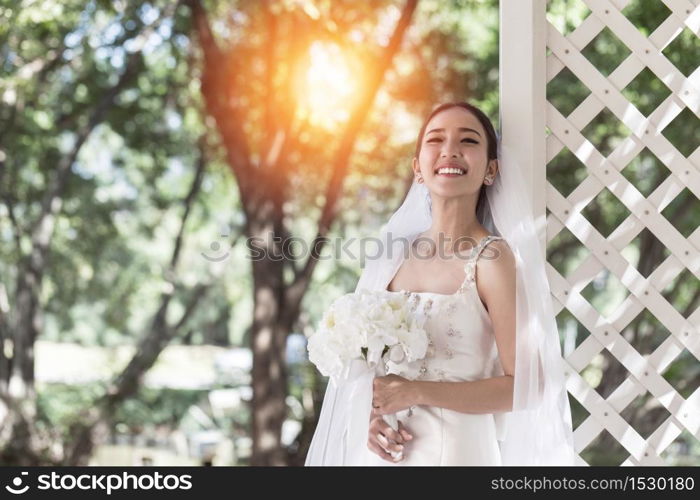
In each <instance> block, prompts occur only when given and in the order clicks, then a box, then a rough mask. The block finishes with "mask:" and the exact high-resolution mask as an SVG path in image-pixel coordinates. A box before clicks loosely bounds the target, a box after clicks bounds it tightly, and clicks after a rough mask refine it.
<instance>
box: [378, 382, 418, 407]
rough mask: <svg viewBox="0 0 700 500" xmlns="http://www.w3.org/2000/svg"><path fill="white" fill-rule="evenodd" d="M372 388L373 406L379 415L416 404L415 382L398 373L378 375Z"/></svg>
mask: <svg viewBox="0 0 700 500" xmlns="http://www.w3.org/2000/svg"><path fill="white" fill-rule="evenodd" d="M372 389H373V394H372V408H373V411H374V412H376V413H377V414H379V415H389V414H391V413H396V412H398V411H401V410H405V409H406V408H408V407H410V406H411V405H414V404H416V394H415V392H416V391H415V384H414V382H413V381H411V380H408V379H405V378H403V377H399V376H398V375H387V376H386V377H376V378H375V379H374V382H373V386H372Z"/></svg>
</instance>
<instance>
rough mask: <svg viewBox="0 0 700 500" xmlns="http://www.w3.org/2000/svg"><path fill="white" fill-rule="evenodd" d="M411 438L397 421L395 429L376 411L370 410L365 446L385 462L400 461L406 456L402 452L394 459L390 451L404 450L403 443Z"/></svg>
mask: <svg viewBox="0 0 700 500" xmlns="http://www.w3.org/2000/svg"><path fill="white" fill-rule="evenodd" d="M411 439H413V435H412V434H411V433H410V432H408V430H407V429H406V428H405V427H404V426H403V424H402V423H401V422H399V430H398V431H395V430H394V429H392V428H391V426H390V425H389V424H387V423H386V421H385V420H384V419H383V418H382V416H381V415H380V414H379V413H377V412H376V411H374V410H372V412H371V413H370V420H369V436H368V438H367V447H368V448H369V449H370V450H371V451H372V452H374V453H376V454H377V455H379V456H380V457H381V458H383V459H384V460H386V461H387V462H400V461H401V460H403V459H404V458H406V454H405V453H402V454H401V456H400V458H397V459H395V458H394V457H392V456H391V452H392V451H394V452H402V451H404V446H403V445H404V443H405V442H406V441H410V440H411Z"/></svg>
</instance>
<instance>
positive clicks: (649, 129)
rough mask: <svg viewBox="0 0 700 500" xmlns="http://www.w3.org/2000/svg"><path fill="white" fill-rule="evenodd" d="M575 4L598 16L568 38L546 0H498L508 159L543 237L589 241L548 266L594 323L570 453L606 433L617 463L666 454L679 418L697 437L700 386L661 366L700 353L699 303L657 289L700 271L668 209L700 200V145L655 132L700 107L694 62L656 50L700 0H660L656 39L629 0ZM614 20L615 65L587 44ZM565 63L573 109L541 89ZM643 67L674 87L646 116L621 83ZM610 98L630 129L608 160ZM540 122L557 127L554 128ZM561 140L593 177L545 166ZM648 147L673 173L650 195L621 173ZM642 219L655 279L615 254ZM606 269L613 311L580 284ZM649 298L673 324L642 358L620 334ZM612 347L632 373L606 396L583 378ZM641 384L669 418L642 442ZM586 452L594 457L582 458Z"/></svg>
mask: <svg viewBox="0 0 700 500" xmlns="http://www.w3.org/2000/svg"><path fill="white" fill-rule="evenodd" d="M581 1H582V2H583V3H585V4H586V6H587V7H588V9H589V10H590V11H591V13H590V15H589V16H588V17H586V18H585V20H583V22H581V23H580V25H579V26H577V27H576V29H575V30H573V31H572V32H571V33H569V34H568V35H566V36H564V35H562V34H561V33H560V32H559V31H558V30H557V29H556V28H555V27H554V26H553V25H551V24H550V23H549V22H548V21H547V17H546V13H547V11H546V9H547V5H546V1H545V0H501V7H500V8H501V26H500V32H501V40H500V47H501V49H500V55H501V58H500V65H501V72H500V81H501V88H500V98H501V110H502V111H501V128H502V140H503V144H504V157H503V168H508V164H509V162H510V161H511V158H510V156H509V155H513V157H517V164H518V165H519V166H520V167H525V169H526V171H527V172H528V173H529V175H528V181H529V182H530V190H531V199H532V202H533V207H534V210H535V215H536V217H537V226H538V230H539V231H540V235H541V241H542V242H543V248H546V243H548V242H550V241H552V239H553V238H555V237H556V236H557V235H558V234H559V232H560V231H562V230H563V229H565V228H566V229H568V230H569V231H570V232H571V233H572V234H573V235H574V236H575V237H576V238H578V240H580V241H581V243H582V244H583V245H585V247H586V248H587V249H588V250H589V251H590V255H589V256H588V258H586V259H584V260H583V262H582V263H581V264H579V265H578V267H577V268H576V269H575V270H574V271H573V272H572V273H570V274H569V275H568V276H566V277H564V276H562V275H561V274H560V273H559V272H558V271H557V270H556V269H555V268H554V267H553V266H551V265H549V264H548V269H547V272H548V278H549V281H550V287H551V290H552V302H553V305H554V310H555V314H558V313H559V312H560V311H562V310H563V309H567V310H568V311H569V312H570V313H571V314H572V315H573V316H574V317H575V318H576V319H577V320H578V321H579V322H580V323H581V324H582V325H583V326H584V327H585V328H586V329H587V330H588V331H589V332H590V335H589V336H588V337H587V338H586V339H585V340H584V341H583V342H582V343H581V344H580V345H579V346H578V347H577V348H576V349H575V350H574V351H573V352H572V353H570V354H569V355H568V356H567V357H566V360H565V365H566V372H567V388H568V390H569V392H570V393H571V395H572V396H574V397H575V398H576V399H577V400H578V402H579V403H581V405H582V406H583V407H584V408H585V409H586V410H587V411H588V412H589V413H590V415H589V416H588V417H587V418H586V419H585V420H584V421H583V423H581V425H579V426H578V427H577V428H576V429H575V431H574V438H575V445H576V450H577V451H578V452H579V453H580V452H581V451H582V450H583V449H584V448H586V446H588V445H589V444H590V443H591V442H592V441H593V440H594V439H596V437H597V436H598V435H599V434H600V433H601V432H603V431H604V430H606V431H607V432H609V433H610V434H611V435H612V436H613V437H614V438H615V439H617V441H619V443H620V444H621V445H622V446H623V447H624V448H625V450H626V451H627V452H628V453H629V458H628V459H627V460H626V461H625V462H624V463H623V465H663V464H664V461H663V459H662V458H661V453H662V452H663V451H664V450H665V449H666V448H667V447H668V446H669V445H670V444H671V443H672V442H673V441H674V440H675V439H676V438H677V437H678V436H679V435H680V433H681V432H682V431H683V430H684V429H686V430H687V431H688V432H689V433H690V434H692V435H693V436H695V437H696V438H697V439H700V389H696V390H695V391H694V392H693V393H692V394H691V395H690V396H689V397H688V399H684V398H683V397H682V396H681V395H680V394H679V393H678V392H677V391H676V389H675V388H674V387H673V386H672V385H671V384H669V382H668V381H667V380H666V379H665V378H664V377H663V376H662V373H663V372H664V371H665V370H666V369H667V368H668V366H669V365H670V364H671V363H672V362H673V361H674V360H675V359H676V358H677V356H679V355H680V354H681V353H682V352H683V349H684V348H685V349H687V351H688V352H690V353H691V354H692V355H694V356H695V358H696V360H700V308H698V309H696V310H695V311H694V312H693V313H692V314H691V315H690V316H689V317H688V318H684V317H683V315H682V314H681V313H680V312H679V311H677V310H676V309H675V307H674V306H673V305H672V304H670V303H669V302H668V301H667V300H666V299H665V298H664V297H663V296H662V294H661V291H662V290H663V289H664V288H665V287H666V286H668V285H669V284H670V283H671V282H672V281H673V280H674V279H675V278H676V277H677V276H678V275H679V274H680V273H681V272H683V271H684V269H688V270H689V271H690V272H691V273H692V274H693V275H694V276H695V277H697V278H698V279H700V228H695V230H694V232H693V233H692V234H691V235H690V236H689V237H688V238H685V237H684V236H683V235H682V234H681V233H680V232H679V231H678V230H677V229H676V228H675V227H674V226H673V225H672V224H671V223H669V222H668V220H666V218H665V217H664V216H663V215H662V214H661V211H662V210H663V209H664V208H665V207H666V206H667V205H668V204H669V203H671V202H672V201H673V200H674V198H675V197H676V196H678V194H680V193H681V192H682V191H683V190H684V189H685V188H687V189H688V190H690V192H691V193H693V194H694V195H695V196H696V197H697V198H700V148H697V149H695V151H694V152H693V153H692V154H690V155H689V157H687V158H686V157H685V156H684V155H683V154H681V153H680V152H679V151H678V150H677V149H676V148H675V147H674V146H673V144H671V143H670V142H669V141H668V140H667V139H666V138H665V137H664V135H663V134H662V133H661V132H662V131H663V129H664V128H665V127H666V126H667V125H668V124H669V123H671V122H672V121H673V120H674V118H676V117H677V116H678V115H679V114H680V113H681V112H682V111H683V110H684V109H686V108H687V109H689V110H690V111H691V112H692V113H694V114H695V116H696V117H700V68H697V69H695V71H694V72H693V73H692V74H691V75H690V76H688V77H686V76H684V75H683V74H682V73H681V71H679V70H678V69H677V68H676V67H675V66H674V65H673V64H672V63H671V62H670V61H669V60H668V58H666V56H665V55H664V54H663V53H662V51H663V50H664V48H665V47H667V46H668V45H669V44H670V43H671V42H672V41H673V40H674V39H675V38H676V37H677V36H678V35H679V34H680V32H681V31H682V30H683V29H689V30H690V31H691V32H692V33H694V34H695V35H696V36H700V0H655V1H663V3H664V4H665V5H666V7H668V9H669V10H670V11H671V14H670V15H669V16H668V18H667V19H665V20H664V21H663V22H662V23H661V24H660V25H659V26H658V27H657V28H656V29H655V30H654V31H653V33H652V34H651V35H650V36H649V37H648V38H647V37H645V36H644V35H643V34H642V33H641V32H640V31H638V30H637V28H636V27H635V26H634V25H633V24H632V23H631V22H630V21H629V20H628V19H627V18H626V17H625V15H624V14H623V13H622V10H623V9H624V8H625V6H626V5H627V4H628V3H629V0H581ZM606 27H607V28H608V29H609V30H610V31H611V32H612V33H613V34H614V35H615V36H616V37H617V38H618V39H619V40H620V41H622V42H623V43H624V44H625V45H626V46H627V48H628V49H629V50H630V54H629V56H628V57H627V58H626V59H625V60H624V61H623V62H622V63H621V64H620V65H619V66H618V67H617V68H616V69H615V71H613V72H612V73H611V74H610V75H608V76H605V75H603V74H602V73H601V72H600V71H599V70H598V69H597V68H596V67H595V66H593V65H592V64H591V63H590V62H589V61H588V59H586V57H584V55H583V54H582V53H581V51H582V50H583V49H584V47H585V46H586V45H587V44H588V43H589V42H590V41H591V40H593V39H594V38H595V37H596V36H597V35H598V34H599V33H600V32H601V31H602V30H603V29H605V28H606ZM547 48H549V49H550V51H551V54H550V55H547ZM564 68H568V69H569V71H571V73H573V74H574V75H575V76H576V77H577V78H578V79H579V80H580V81H581V82H582V83H583V85H585V86H586V87H588V89H589V90H590V92H591V93H590V95H589V96H588V97H587V98H586V99H584V101H583V102H582V103H581V104H580V105H579V106H578V107H577V108H576V109H575V110H574V111H573V112H571V113H570V114H569V115H568V116H563V115H562V114H561V113H560V112H559V111H558V110H557V109H556V108H555V107H554V106H553V105H552V104H551V103H549V102H548V101H547V95H546V88H547V83H548V82H550V81H551V80H552V79H553V78H555V77H556V76H557V74H559V72H560V71H561V70H563V69H564ZM645 68H649V70H651V71H652V72H653V73H654V74H655V76H656V77H657V78H658V79H659V80H661V81H662V82H663V83H664V84H665V85H666V86H667V87H668V89H669V90H670V94H669V96H668V97H667V98H666V99H665V100H664V101H663V102H662V103H661V104H660V105H659V106H658V107H657V108H656V109H655V110H654V111H653V112H652V113H651V114H650V115H649V116H648V117H645V116H644V115H643V114H642V113H641V112H640V111H639V110H638V109H637V108H636V107H635V106H634V105H633V104H632V103H630V102H629V101H628V100H627V99H626V98H625V96H624V95H623V94H622V93H621V90H622V89H624V88H625V87H626V86H627V85H628V83H630V82H631V81H632V80H633V79H634V78H635V77H636V76H637V75H638V74H639V73H640V72H641V71H643V70H644V69H645ZM605 108H607V109H608V110H609V111H610V112H611V113H612V114H613V115H614V116H615V117H616V118H617V119H618V120H620V121H621V122H622V123H623V124H624V125H625V126H626V127H627V128H628V129H629V130H630V131H631V134H630V135H629V136H628V137H626V138H625V139H624V140H623V141H622V142H621V143H620V144H618V145H617V147H616V148H615V149H614V150H613V151H612V153H611V154H610V155H609V156H607V157H605V156H604V155H603V154H601V153H600V152H599V151H598V150H597V149H596V147H595V146H594V145H593V144H591V142H589V140H588V139H586V137H584V135H583V134H582V133H581V131H582V130H583V129H584V128H585V127H586V125H587V124H588V123H589V122H591V120H592V119H593V118H594V117H595V116H596V115H598V113H600V112H601V110H603V109H605ZM545 127H547V128H549V130H550V131H551V133H550V134H549V135H547V134H546V132H545ZM563 148H568V149H569V150H570V151H571V153H572V154H573V155H575V156H576V157H577V158H578V159H579V160H580V161H581V162H582V163H583V164H584V165H585V166H586V169H587V177H586V178H585V179H584V180H583V181H582V182H581V183H580V184H579V185H578V187H576V188H575V189H574V190H573V191H572V192H571V193H570V194H569V195H568V196H566V197H565V196H563V195H561V194H560V193H559V191H557V189H555V188H554V187H553V186H552V185H551V184H550V183H549V182H548V180H547V177H546V166H547V163H548V162H549V161H551V160H552V159H553V158H554V157H555V156H557V154H558V153H559V152H560V151H562V149H563ZM644 148H648V149H649V151H651V152H652V153H653V154H654V155H655V156H656V157H657V158H658V159H659V160H660V161H661V162H663V164H664V165H665V166H666V167H667V168H668V169H669V171H670V175H668V177H667V178H666V179H665V180H664V181H663V182H662V183H661V184H660V185H659V186H658V187H657V188H656V189H655V190H654V191H653V192H652V193H651V194H650V195H649V196H648V197H645V196H644V195H642V194H641V193H640V192H639V190H637V188H636V187H635V186H634V185H633V184H632V183H630V182H629V181H628V180H627V179H626V178H625V177H624V176H623V175H622V174H621V170H622V169H623V168H625V166H626V165H628V164H629V163H630V161H632V160H633V159H634V158H635V157H636V156H637V155H639V154H640V153H641V152H642V151H643V150H644ZM513 163H515V162H513ZM605 188H607V189H608V190H609V191H610V192H611V193H613V194H614V195H615V197H616V198H617V199H618V200H619V201H620V202H621V203H622V204H624V206H625V207H626V208H627V210H629V212H630V214H629V216H628V217H627V218H626V219H625V220H624V221H623V222H622V223H621V224H619V226H618V227H617V228H616V229H615V230H614V231H613V232H612V233H611V234H610V235H609V236H608V237H607V238H606V237H604V236H603V235H602V234H601V233H600V232H599V231H598V230H597V229H596V228H595V227H593V226H592V225H591V224H590V222H588V220H587V219H586V218H585V217H584V216H583V215H582V214H581V211H582V210H583V208H584V207H585V206H586V205H587V204H588V203H589V202H591V201H592V200H593V199H594V198H595V197H596V196H597V195H598V194H599V193H600V192H601V191H602V190H603V189H605ZM547 209H548V210H549V212H550V213H549V215H548V216H547V215H546V210H547ZM645 228H647V229H648V230H649V231H651V232H652V233H653V235H654V236H655V237H656V238H657V239H658V240H659V241H661V242H662V243H663V244H664V245H665V247H666V248H667V249H668V250H669V253H670V255H669V256H668V257H667V258H666V259H665V260H664V261H663V262H662V263H661V264H660V265H659V266H658V267H657V268H656V269H655V270H654V271H653V272H652V273H651V274H650V275H649V276H648V277H647V278H645V277H644V276H643V275H642V274H640V273H639V271H638V270H637V269H636V268H635V267H634V266H633V265H631V264H630V263H629V262H628V261H627V260H626V259H625V258H624V257H623V255H622V254H621V250H622V249H623V248H625V247H626V246H627V245H628V244H629V243H630V242H631V241H632V240H633V239H634V238H635V237H637V235H639V233H640V232H641V231H643V230H644V229H645ZM604 269H607V271H608V272H610V273H611V274H612V275H614V276H615V277H616V278H617V279H618V280H619V281H620V282H621V283H622V284H623V285H624V286H625V287H626V288H627V289H628V290H629V292H630V294H629V295H628V296H627V298H626V299H625V300H624V301H623V302H622V304H621V305H620V306H619V307H618V308H617V309H616V310H615V312H614V313H613V314H612V315H610V316H607V317H606V316H603V315H602V314H600V313H599V312H598V311H597V310H596V309H595V308H594V307H593V306H592V305H591V304H590V303H589V302H588V301H587V300H586V299H585V298H584V297H583V296H582V295H581V291H582V290H583V289H584V288H586V286H587V285H588V284H589V283H591V281H592V280H593V279H594V278H595V277H596V276H597V275H598V274H599V273H600V272H601V271H602V270H604ZM645 308H646V309H647V310H648V311H649V312H651V313H652V314H653V315H654V316H655V317H656V318H657V319H658V321H659V322H660V323H662V324H663V325H664V326H665V327H666V328H667V329H668V330H669V332H670V333H671V335H669V336H668V338H666V340H665V341H664V342H662V343H661V345H659V346H658V347H657V348H656V349H655V350H654V351H653V352H652V353H651V354H650V355H648V356H642V355H641V354H640V353H639V352H638V351H637V350H636V349H635V348H634V346H632V345H631V344H630V343H629V342H628V341H627V340H626V339H625V338H624V337H623V336H622V335H621V331H622V330H623V329H624V328H625V327H626V326H627V325H628V324H629V323H630V322H631V321H632V320H634V318H635V317H636V316H637V315H638V314H639V313H640V312H642V311H643V310H644V309H645ZM604 350H607V351H609V353H610V354H611V355H612V356H614V358H615V359H616V360H617V361H618V362H619V363H621V364H622V365H623V366H624V367H625V368H626V370H627V375H626V379H625V380H624V382H622V383H621V384H620V385H619V386H618V387H617V388H616V389H615V390H614V391H613V392H612V393H611V394H610V395H609V396H608V397H607V398H603V397H602V396H600V395H599V394H598V393H597V392H596V391H595V390H594V389H593V388H592V387H591V386H590V385H589V384H588V383H587V382H586V381H585V380H584V378H583V377H582V376H581V375H580V372H581V371H582V370H583V369H584V368H586V367H587V366H588V365H589V364H590V363H591V362H592V360H593V358H594V357H596V356H597V355H598V354H600V353H601V352H604ZM647 391H648V392H649V393H650V394H651V395H652V396H653V397H654V398H655V399H656V400H657V401H658V402H659V403H660V404H661V405H663V407H664V408H665V409H666V410H667V411H668V413H669V417H668V418H667V419H666V420H665V421H664V422H663V423H662V424H661V425H660V426H659V427H658V428H657V429H656V430H655V431H654V432H653V433H652V434H651V435H650V436H648V437H647V438H646V439H645V438H643V437H642V436H641V435H640V434H639V433H638V432H637V431H636V430H635V429H634V428H633V427H632V426H631V425H629V424H628V423H627V422H626V421H625V419H624V418H623V417H621V416H620V413H621V412H622V411H623V410H624V409H625V407H627V406H628V405H629V404H630V403H631V402H632V401H634V399H635V398H637V397H638V396H640V395H643V394H645V393H646V392H647ZM579 463H580V464H581V465H585V464H586V463H585V461H583V459H580V458H579Z"/></svg>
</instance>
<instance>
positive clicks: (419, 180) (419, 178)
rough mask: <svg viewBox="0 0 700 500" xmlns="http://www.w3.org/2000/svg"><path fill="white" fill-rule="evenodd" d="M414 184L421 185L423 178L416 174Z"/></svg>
mask: <svg viewBox="0 0 700 500" xmlns="http://www.w3.org/2000/svg"><path fill="white" fill-rule="evenodd" d="M416 182H417V183H418V184H422V183H423V176H422V175H420V174H418V175H417V176H416Z"/></svg>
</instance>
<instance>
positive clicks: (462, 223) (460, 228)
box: [422, 193, 488, 252]
mask: <svg viewBox="0 0 700 500" xmlns="http://www.w3.org/2000/svg"><path fill="white" fill-rule="evenodd" d="M477 196H478V193H477V194H476V195H475V196H459V197H453V198H443V197H440V196H432V198H431V204H432V217H433V222H432V225H431V226H430V229H428V230H427V231H426V232H425V233H423V235H422V236H424V237H427V238H430V239H431V240H432V241H433V242H434V243H435V244H436V245H439V244H442V245H444V248H445V250H446V251H448V252H451V251H458V250H462V249H468V248H471V247H472V246H474V245H476V244H477V243H478V242H479V240H480V239H481V238H483V237H484V236H486V235H487V234H488V231H486V229H485V228H484V227H483V226H482V225H481V224H480V223H479V221H478V220H477V218H476V201H477ZM455 244H458V246H457V248H453V245H455Z"/></svg>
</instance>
